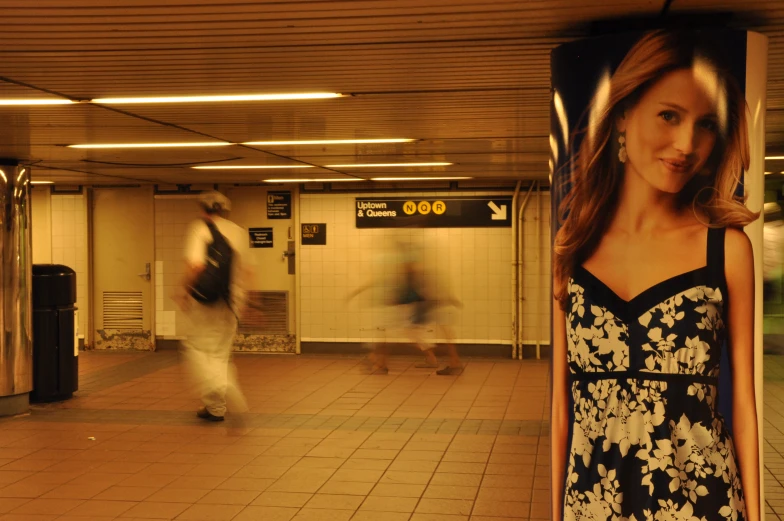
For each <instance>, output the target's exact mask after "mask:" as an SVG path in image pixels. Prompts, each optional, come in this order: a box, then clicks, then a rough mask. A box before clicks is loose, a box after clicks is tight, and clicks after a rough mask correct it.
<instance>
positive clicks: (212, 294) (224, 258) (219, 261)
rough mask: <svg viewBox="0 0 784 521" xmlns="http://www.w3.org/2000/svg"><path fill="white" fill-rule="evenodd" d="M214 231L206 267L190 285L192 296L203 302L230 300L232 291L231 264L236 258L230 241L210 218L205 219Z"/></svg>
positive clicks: (208, 246) (205, 263)
mask: <svg viewBox="0 0 784 521" xmlns="http://www.w3.org/2000/svg"><path fill="white" fill-rule="evenodd" d="M204 222H206V223H207V227H208V228H209V229H210V233H212V243H211V244H208V245H207V257H206V258H205V261H204V269H203V270H202V272H201V273H200V274H199V276H198V278H197V279H196V281H195V282H194V283H193V284H192V285H191V287H190V294H191V296H192V297H193V298H194V299H196V300H197V301H198V302H201V303H203V304H211V303H213V302H217V301H219V300H225V301H226V302H227V303H228V302H229V296H230V292H231V265H232V260H233V258H234V250H232V248H231V245H230V244H229V241H227V240H226V237H224V236H223V235H222V234H221V232H219V231H218V228H217V227H216V226H215V223H213V222H212V221H210V220H207V219H205V221H204Z"/></svg>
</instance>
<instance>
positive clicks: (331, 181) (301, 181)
mask: <svg viewBox="0 0 784 521" xmlns="http://www.w3.org/2000/svg"><path fill="white" fill-rule="evenodd" d="M336 181H337V182H345V181H365V179H357V178H350V179H265V180H264V182H265V183H333V182H336Z"/></svg>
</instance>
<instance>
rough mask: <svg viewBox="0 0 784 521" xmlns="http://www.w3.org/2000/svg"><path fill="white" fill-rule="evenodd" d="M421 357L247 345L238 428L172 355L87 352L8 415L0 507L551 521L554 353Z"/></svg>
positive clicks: (0, 461)
mask: <svg viewBox="0 0 784 521" xmlns="http://www.w3.org/2000/svg"><path fill="white" fill-rule="evenodd" d="M418 361H419V360H415V359H410V358H398V359H396V360H394V361H393V363H392V364H391V366H390V367H391V372H390V374H389V375H387V376H381V375H367V374H364V371H363V369H362V365H361V364H360V362H359V360H358V359H357V358H349V357H337V356H334V357H327V356H321V357H315V356H313V357H311V356H303V357H291V356H264V355H241V356H238V357H237V365H238V368H239V373H240V381H241V383H242V385H243V388H244V390H245V393H246V395H247V397H248V401H249V404H250V407H251V412H250V414H249V415H248V418H247V423H246V426H245V427H246V428H245V429H242V430H236V429H234V428H233V427H232V425H231V424H229V422H228V421H227V422H226V424H208V423H204V422H202V421H201V420H198V419H197V418H195V416H194V410H195V408H196V407H197V405H198V404H197V401H196V400H195V399H194V396H193V394H192V392H191V390H190V389H189V387H188V386H187V384H186V382H187V380H186V378H185V375H184V374H183V373H182V371H181V369H180V366H179V363H178V355H177V354H176V353H174V352H166V351H163V352H158V353H95V352H87V353H83V354H82V355H81V356H80V373H81V377H80V391H79V393H78V396H77V397H76V398H74V399H72V400H69V401H66V402H63V403H61V404H56V405H45V406H36V407H35V408H34V410H33V413H32V414H31V415H29V416H25V417H20V418H14V419H8V420H3V421H0V520H53V519H57V520H60V521H76V520H85V521H86V520H96V521H101V520H109V519H121V520H126V521H127V520H131V519H177V520H204V521H222V520H234V521H248V520H254V521H255V520H260V521H287V520H292V519H293V520H297V521H307V520H313V521H341V520H353V521H365V520H366V521H398V520H400V521H404V520H405V521H462V520H466V521H467V520H469V519H470V520H473V521H501V520H504V519H510V520H512V519H513V520H521V519H547V518H548V516H549V504H548V487H549V484H548V468H547V464H548V463H547V462H548V456H547V450H548V449H547V444H548V433H547V424H546V423H545V422H544V421H543V420H544V419H545V418H546V416H547V410H546V407H545V403H546V382H547V368H548V366H547V363H546V362H536V361H525V362H523V363H519V362H512V361H498V360H493V361H487V360H470V361H469V362H468V365H467V369H466V371H465V372H464V373H463V374H462V375H461V376H459V377H454V376H448V377H442V376H436V375H434V374H433V373H432V370H427V369H417V368H415V367H414V363H415V362H418Z"/></svg>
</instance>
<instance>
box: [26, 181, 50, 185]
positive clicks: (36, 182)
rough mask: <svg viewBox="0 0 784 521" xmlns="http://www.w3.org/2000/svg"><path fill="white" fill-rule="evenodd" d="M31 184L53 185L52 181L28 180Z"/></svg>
mask: <svg viewBox="0 0 784 521" xmlns="http://www.w3.org/2000/svg"><path fill="white" fill-rule="evenodd" d="M30 184H31V185H53V184H54V181H30Z"/></svg>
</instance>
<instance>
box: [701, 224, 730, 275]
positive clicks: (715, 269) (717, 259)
mask: <svg viewBox="0 0 784 521" xmlns="http://www.w3.org/2000/svg"><path fill="white" fill-rule="evenodd" d="M726 231H727V229H726V228H708V258H707V263H706V264H707V265H708V272H709V273H710V280H711V283H712V284H715V285H717V286H718V287H720V288H725V287H726V280H725V278H724V236H725V235H726Z"/></svg>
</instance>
